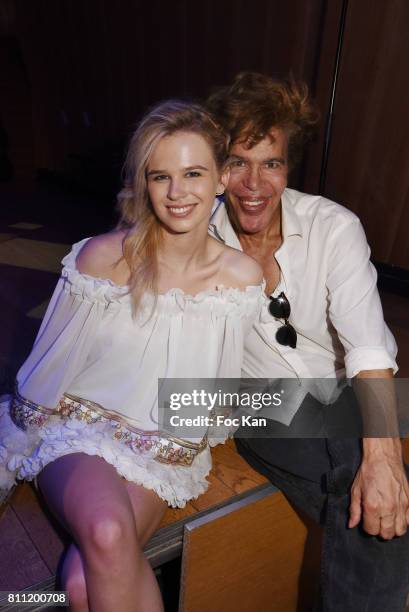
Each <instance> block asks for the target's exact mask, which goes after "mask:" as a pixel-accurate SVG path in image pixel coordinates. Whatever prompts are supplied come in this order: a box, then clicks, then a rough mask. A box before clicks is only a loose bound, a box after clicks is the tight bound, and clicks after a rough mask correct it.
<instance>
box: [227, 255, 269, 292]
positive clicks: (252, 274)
mask: <svg viewBox="0 0 409 612" xmlns="http://www.w3.org/2000/svg"><path fill="white" fill-rule="evenodd" d="M221 257H222V270H223V276H224V277H226V279H227V280H226V281H225V282H224V285H226V286H231V287H239V288H241V289H244V288H245V287H247V286H249V285H259V284H260V283H261V282H262V280H263V270H262V268H261V266H260V265H259V264H258V263H257V261H256V260H255V259H253V258H252V257H250V256H249V255H246V254H245V253H243V252H242V251H238V250H237V249H232V248H230V247H224V249H223V252H222V254H221Z"/></svg>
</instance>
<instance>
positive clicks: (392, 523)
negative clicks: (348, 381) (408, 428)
mask: <svg viewBox="0 0 409 612" xmlns="http://www.w3.org/2000/svg"><path fill="white" fill-rule="evenodd" d="M356 378H357V379H361V380H362V379H384V380H385V386H384V388H385V389H386V390H387V393H386V396H387V397H385V399H386V403H385V402H383V401H382V398H379V397H378V405H379V406H381V407H382V411H384V414H382V415H381V419H380V420H381V426H382V427H384V428H385V429H383V432H384V433H382V435H387V434H388V433H390V434H391V435H390V436H388V437H382V438H375V437H365V438H363V440H362V447H363V459H362V463H361V466H360V468H359V470H358V472H357V474H356V477H355V480H354V483H353V485H352V489H351V506H350V519H349V524H348V526H349V527H351V528H352V527H356V526H357V525H358V523H359V522H360V521H361V519H362V521H363V528H364V529H365V531H366V532H367V533H369V534H370V535H380V536H381V537H382V538H384V539H385V540H390V539H392V538H393V537H394V536H400V535H403V534H404V533H405V532H406V529H407V525H408V523H409V484H408V479H407V477H406V472H405V468H404V464H403V458H402V445H401V442H400V438H399V434H398V424H397V418H396V410H395V406H394V405H393V403H394V402H393V400H392V399H391V394H390V393H389V392H388V387H389V389H390V388H391V386H392V385H393V380H392V379H393V374H392V370H363V371H361V372H359V373H358V374H357V376H356ZM387 381H390V385H389V383H388V382H387ZM365 382H368V383H369V380H366V381H365ZM374 382H375V385H374V389H375V390H377V388H376V387H377V386H376V383H377V382H378V381H374ZM357 383H358V385H357V386H358V392H357V396H358V401H359V403H360V405H362V401H360V397H359V395H360V392H359V380H358V381H357ZM369 384H370V383H369ZM369 388H370V387H369ZM378 388H379V387H378ZM364 395H366V393H365V392H364ZM361 399H362V398H361ZM363 403H364V404H365V403H366V399H364V401H363ZM368 408H369V409H370V408H371V407H370V406H368ZM363 411H364V412H365V406H364V407H363ZM378 412H379V411H378ZM377 418H379V414H378V415H377ZM363 420H364V427H365V414H363ZM371 426H373V424H372V423H369V427H371ZM375 426H377V427H379V422H378V423H376V425H375Z"/></svg>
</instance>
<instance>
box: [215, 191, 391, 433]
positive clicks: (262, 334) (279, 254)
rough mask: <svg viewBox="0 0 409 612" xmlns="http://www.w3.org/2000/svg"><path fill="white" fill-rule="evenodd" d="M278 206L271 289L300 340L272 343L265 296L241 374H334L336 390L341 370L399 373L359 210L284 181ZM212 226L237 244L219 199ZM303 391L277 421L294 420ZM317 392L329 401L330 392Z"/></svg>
mask: <svg viewBox="0 0 409 612" xmlns="http://www.w3.org/2000/svg"><path fill="white" fill-rule="evenodd" d="M281 205H282V236H283V242H282V245H281V246H280V248H279V249H278V250H277V251H276V253H275V258H276V260H277V262H278V264H279V266H280V270H281V275H280V281H279V283H278V285H277V287H276V288H275V290H274V292H273V294H272V295H273V296H274V297H276V296H277V295H279V294H280V293H281V292H282V291H283V292H284V293H285V295H286V297H287V299H288V301H289V302H290V305H291V315H290V323H291V325H293V327H294V328H295V329H296V332H297V347H296V348H295V349H293V348H291V347H288V346H282V345H280V344H279V343H278V342H277V340H276V338H275V335H276V331H277V329H278V328H279V327H281V326H282V325H283V320H280V319H275V318H274V317H272V315H271V314H270V312H269V311H268V300H267V301H266V305H265V307H264V309H263V311H262V313H261V316H260V320H259V321H258V322H257V323H256V324H255V325H254V327H253V329H252V331H251V333H250V335H249V336H248V337H247V340H246V350H245V357H244V363H243V377H251V378H268V379H277V378H281V379H286V378H298V379H306V378H313V379H323V378H334V379H337V380H338V383H337V382H336V380H334V391H335V388H336V387H338V388H339V387H340V386H343V385H342V383H341V381H342V380H343V379H345V376H347V377H348V378H352V377H353V376H355V375H356V374H358V372H360V371H361V370H373V369H387V368H392V369H393V370H394V372H396V371H397V365H396V362H395V357H396V352H397V349H396V343H395V340H394V338H393V336H392V334H391V332H390V331H389V329H388V328H387V326H386V324H385V322H384V319H383V312H382V306H381V302H380V298H379V293H378V290H377V286H376V280H377V274H376V270H375V268H374V267H373V265H372V264H371V262H370V260H369V257H370V249H369V246H368V244H367V241H366V237H365V232H364V230H363V228H362V225H361V223H360V221H359V219H358V217H357V216H356V215H355V214H354V213H352V212H351V211H349V210H347V209H346V208H344V207H343V206H340V205H339V204H336V203H335V202H332V201H331V200H328V199H326V198H323V197H321V196H312V195H307V194H304V193H300V192H298V191H295V190H293V189H288V188H287V189H285V191H284V192H283V195H282V198H281ZM209 232H210V233H211V235H213V236H214V237H215V238H217V239H219V240H222V241H223V242H225V244H227V245H228V246H231V247H234V248H236V249H240V250H241V245H240V242H239V240H238V238H237V236H236V234H235V232H234V230H233V228H232V226H231V224H230V221H229V218H228V215H227V211H226V208H225V205H224V203H222V202H220V203H219V204H218V206H217V207H216V208H215V210H214V212H213V215H212V218H211V220H210V225H209ZM271 256H272V257H274V254H273V253H272V255H271ZM311 383H312V381H311ZM340 383H341V384H340ZM318 386H319V385H318ZM308 390H309V391H310V392H312V393H313V394H314V395H316V396H317V397H318V396H319V395H320V393H319V392H317V393H314V392H313V390H312V389H308ZM305 393H306V390H304V391H303V392H302V391H301V389H300V392H299V394H298V395H299V397H298V398H295V397H294V401H293V402H292V404H293V410H291V412H292V414H289V413H288V410H287V411H286V414H285V415H282V416H283V418H280V419H279V420H281V421H282V422H286V424H288V423H289V422H291V419H292V417H293V415H294V414H295V412H296V411H297V408H298V406H299V404H300V403H301V401H302V399H303V397H304V396H305ZM337 394H338V393H336V395H337ZM319 399H321V401H324V402H325V403H328V402H329V401H333V399H334V394H333V393H332V397H322V396H321V397H319ZM287 408H288V404H287Z"/></svg>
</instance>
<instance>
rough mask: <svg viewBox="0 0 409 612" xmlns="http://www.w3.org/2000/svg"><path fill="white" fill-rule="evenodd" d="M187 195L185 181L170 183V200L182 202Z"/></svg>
mask: <svg viewBox="0 0 409 612" xmlns="http://www.w3.org/2000/svg"><path fill="white" fill-rule="evenodd" d="M185 195H186V188H185V185H184V181H183V180H180V179H172V180H171V181H170V183H169V189H168V199H169V200H180V198H183V197H184V196H185Z"/></svg>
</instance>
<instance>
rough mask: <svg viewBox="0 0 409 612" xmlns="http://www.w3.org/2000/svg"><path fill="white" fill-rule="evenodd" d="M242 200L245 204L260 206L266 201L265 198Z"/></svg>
mask: <svg viewBox="0 0 409 612" xmlns="http://www.w3.org/2000/svg"><path fill="white" fill-rule="evenodd" d="M241 202H242V204H244V205H245V206H259V205H260V204H263V203H264V200H242V201H241Z"/></svg>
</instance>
